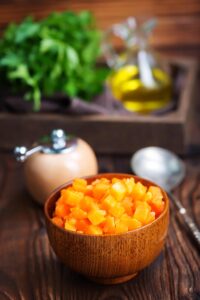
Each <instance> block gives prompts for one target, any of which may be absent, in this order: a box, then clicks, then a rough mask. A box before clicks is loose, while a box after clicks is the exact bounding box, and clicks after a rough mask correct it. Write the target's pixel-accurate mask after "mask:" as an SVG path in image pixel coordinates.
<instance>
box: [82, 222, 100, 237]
mask: <svg viewBox="0 0 200 300" xmlns="http://www.w3.org/2000/svg"><path fill="white" fill-rule="evenodd" d="M85 233H86V234H95V235H102V234H103V231H102V229H101V228H100V227H99V226H95V225H93V224H91V225H89V226H88V227H87V229H86V231H85Z"/></svg>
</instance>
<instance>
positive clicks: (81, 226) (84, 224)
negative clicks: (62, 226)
mask: <svg viewBox="0 0 200 300" xmlns="http://www.w3.org/2000/svg"><path fill="white" fill-rule="evenodd" d="M89 225H91V223H90V221H89V220H88V219H82V220H77V222H76V230H77V232H78V231H82V232H84V233H85V232H86V231H87V228H88V226H89Z"/></svg>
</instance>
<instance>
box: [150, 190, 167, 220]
mask: <svg viewBox="0 0 200 300" xmlns="http://www.w3.org/2000/svg"><path fill="white" fill-rule="evenodd" d="M149 192H150V193H151V194H152V198H151V199H150V200H149V201H148V203H149V205H150V206H151V209H152V211H154V212H155V214H156V217H157V216H159V215H160V214H161V212H162V211H163V209H164V206H165V203H164V201H162V199H163V195H162V192H161V190H160V188H159V187H156V186H150V187H149Z"/></svg>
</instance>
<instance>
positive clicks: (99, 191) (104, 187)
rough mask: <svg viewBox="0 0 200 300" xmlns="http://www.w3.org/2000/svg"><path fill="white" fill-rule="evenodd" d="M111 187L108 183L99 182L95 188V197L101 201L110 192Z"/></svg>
mask: <svg viewBox="0 0 200 300" xmlns="http://www.w3.org/2000/svg"><path fill="white" fill-rule="evenodd" d="M109 188H110V185H109V183H106V182H101V181H100V182H98V183H97V184H95V185H94V186H93V197H94V198H95V199H97V200H100V199H101V198H103V197H104V196H105V194H106V193H107V192H108V191H109Z"/></svg>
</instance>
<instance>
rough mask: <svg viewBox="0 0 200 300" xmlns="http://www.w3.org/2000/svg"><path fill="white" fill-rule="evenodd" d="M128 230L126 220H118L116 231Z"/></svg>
mask: <svg viewBox="0 0 200 300" xmlns="http://www.w3.org/2000/svg"><path fill="white" fill-rule="evenodd" d="M127 231H128V226H127V224H125V223H124V222H121V221H118V222H116V224H115V233H124V232H127Z"/></svg>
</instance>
